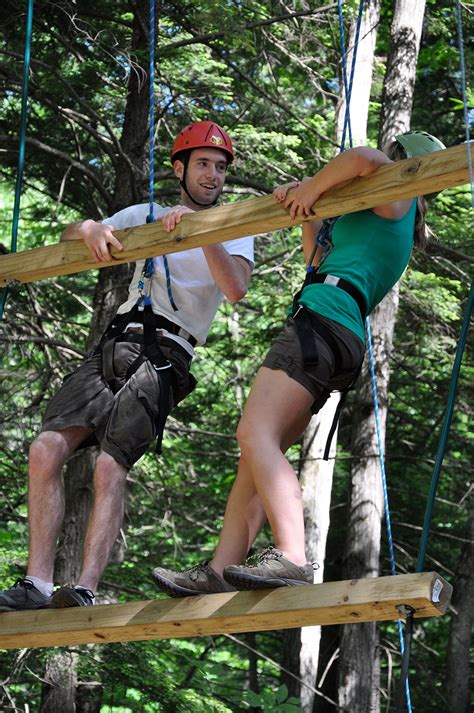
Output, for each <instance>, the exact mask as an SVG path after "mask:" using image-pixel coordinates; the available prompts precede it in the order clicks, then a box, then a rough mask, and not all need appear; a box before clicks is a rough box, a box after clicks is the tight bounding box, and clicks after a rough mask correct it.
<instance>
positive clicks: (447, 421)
mask: <svg viewBox="0 0 474 713" xmlns="http://www.w3.org/2000/svg"><path fill="white" fill-rule="evenodd" d="M473 304H474V280H473V281H472V282H471V291H470V293H469V298H468V301H467V305H466V310H465V312H464V319H463V323H462V327H461V333H460V335H459V341H458V346H457V350H456V357H455V359H454V364H453V371H452V374H451V382H450V385H449V394H448V404H447V406H446V413H445V415H444V423H443V428H442V430H441V435H440V438H439V445H438V452H437V454H436V460H435V464H434V469H433V475H432V477H431V485H430V492H429V495H428V502H427V506H426V511H425V519H424V523H423V531H422V535H421V542H420V551H419V554H418V564H417V566H416V571H417V572H423V569H424V566H425V557H426V550H427V548H428V539H429V533H430V526H431V519H432V516H433V507H434V502H435V498H436V488H437V486H438V482H439V474H440V471H441V465H442V463H443V458H444V452H445V450H446V443H447V440H448V434H449V428H450V426H451V420H452V417H453V410H454V402H455V400H456V389H457V384H458V378H459V371H460V369H461V360H462V355H463V352H464V347H465V345H466V337H467V332H468V328H469V321H470V319H471V315H472V308H473Z"/></svg>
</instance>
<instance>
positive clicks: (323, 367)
mask: <svg viewBox="0 0 474 713" xmlns="http://www.w3.org/2000/svg"><path fill="white" fill-rule="evenodd" d="M317 318H318V321H320V322H321V323H322V324H323V325H324V326H325V327H327V329H329V330H330V331H331V334H332V336H333V337H334V339H335V340H336V341H337V344H338V347H339V351H340V355H341V363H340V365H339V369H338V371H337V372H336V368H335V367H336V363H335V362H336V360H335V357H334V354H333V352H332V350H331V349H330V347H329V346H328V345H327V344H326V342H325V341H324V339H323V338H322V337H321V336H320V335H319V334H318V333H316V332H313V336H314V339H315V341H316V347H317V353H318V363H317V364H316V365H314V366H312V367H311V368H310V369H306V368H305V366H304V364H303V353H302V349H301V344H300V341H299V339H298V334H297V331H296V324H295V321H294V319H293V318H292V317H289V319H288V320H287V322H286V324H285V326H284V328H283V331H282V332H281V333H280V336H279V337H277V339H276V341H275V342H274V344H273V346H272V347H271V348H270V351H269V352H268V354H267V356H266V357H265V359H264V361H263V364H262V366H266V367H268V368H269V369H281V370H282V371H284V372H286V373H287V374H288V376H289V377H291V378H292V379H294V380H295V381H297V382H298V383H299V384H301V385H302V386H304V387H305V389H307V390H308V391H309V392H310V393H311V394H312V396H313V397H314V404H313V406H312V411H313V413H317V412H318V411H319V410H320V409H321V408H322V407H323V406H324V404H325V402H326V401H327V399H328V398H329V394H330V393H331V391H344V389H346V388H347V387H348V386H350V385H351V383H352V382H353V381H354V379H355V378H356V376H357V374H358V372H359V369H360V365H361V364H362V360H363V358H364V351H365V348H364V345H363V344H362V342H361V341H360V339H359V337H357V336H356V334H354V332H352V331H351V330H350V329H347V328H346V327H344V326H343V325H342V324H339V323H338V322H333V321H332V320H331V319H327V318H326V317H323V316H321V315H317Z"/></svg>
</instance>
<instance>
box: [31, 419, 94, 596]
mask: <svg viewBox="0 0 474 713" xmlns="http://www.w3.org/2000/svg"><path fill="white" fill-rule="evenodd" d="M91 432H92V431H91V430H90V429H88V428H84V427H81V426H73V427H71V428H65V429H63V430H61V431H43V433H40V435H39V436H38V437H37V438H36V439H35V440H34V441H33V443H32V444H31V447H30V455H29V462H28V523H29V556H28V571H27V574H28V575H30V576H32V577H38V578H39V579H42V580H44V581H45V582H52V581H53V569H54V558H55V554H56V544H57V539H58V536H59V532H60V529H61V525H62V522H63V517H64V483H63V476H62V468H63V466H64V464H65V462H66V461H67V459H68V458H69V457H70V456H71V454H72V453H73V452H74V451H75V450H76V448H77V447H78V446H79V445H80V444H81V443H82V442H83V441H84V440H85V439H86V438H87V436H89V435H90V433H91Z"/></svg>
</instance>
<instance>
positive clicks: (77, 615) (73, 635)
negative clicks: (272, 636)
mask: <svg viewBox="0 0 474 713" xmlns="http://www.w3.org/2000/svg"><path fill="white" fill-rule="evenodd" d="M451 593H452V587H451V585H450V584H449V583H448V582H446V581H445V580H444V579H443V578H442V577H441V576H440V575H438V574H436V572H423V573H420V574H399V575H397V576H389V577H378V578H373V579H358V580H357V579H356V580H347V581H342V582H325V583H323V584H313V585H308V586H301V587H284V588H279V589H266V590H260V591H257V592H230V593H223V594H208V595H204V596H194V597H186V598H183V599H166V600H164V599H159V600H158V599H157V600H150V601H144V602H129V603H127V604H106V605H99V606H94V607H77V608H69V609H42V610H36V611H24V612H3V613H0V649H2V648H3V649H18V648H39V647H45V646H48V647H49V646H72V645H79V644H106V643H111V642H114V641H141V640H145V639H166V638H186V637H193V636H209V635H219V634H230V633H242V632H248V631H271V630H275V629H287V628H290V629H291V628H296V627H300V626H313V625H324V624H352V623H359V622H365V621H387V620H395V619H400V618H404V616H403V614H402V613H401V612H403V611H406V609H404V608H407V607H410V608H411V609H412V610H413V611H414V616H415V617H417V618H418V617H431V616H440V615H442V614H444V613H445V612H446V609H447V607H448V605H449V602H450V598H451ZM399 607H402V609H401V611H399V609H398V608H399Z"/></svg>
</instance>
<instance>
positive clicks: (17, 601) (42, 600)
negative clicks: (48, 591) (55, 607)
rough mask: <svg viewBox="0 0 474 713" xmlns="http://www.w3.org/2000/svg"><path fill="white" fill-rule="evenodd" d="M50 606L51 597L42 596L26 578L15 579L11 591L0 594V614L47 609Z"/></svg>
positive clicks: (7, 590)
mask: <svg viewBox="0 0 474 713" xmlns="http://www.w3.org/2000/svg"><path fill="white" fill-rule="evenodd" d="M50 606H51V597H47V596H46V595H45V594H42V593H41V592H40V591H39V589H36V587H35V585H34V584H33V582H30V580H29V579H27V578H26V577H25V578H23V579H17V581H16V582H15V584H14V585H13V587H12V588H11V589H6V590H5V591H4V592H0V612H2V611H25V609H49V607H50Z"/></svg>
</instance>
